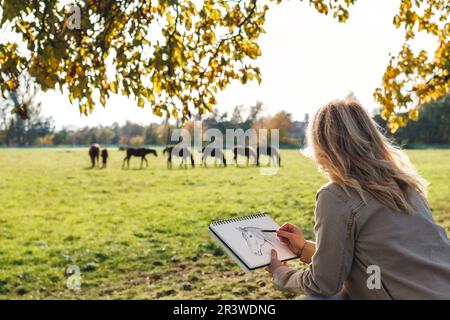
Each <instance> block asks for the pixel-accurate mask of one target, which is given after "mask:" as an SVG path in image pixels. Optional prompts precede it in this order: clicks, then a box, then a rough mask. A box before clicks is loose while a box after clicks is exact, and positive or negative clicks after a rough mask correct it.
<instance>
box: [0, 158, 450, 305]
mask: <svg viewBox="0 0 450 320" xmlns="http://www.w3.org/2000/svg"><path fill="white" fill-rule="evenodd" d="M408 153H409V154H410V156H411V158H412V160H413V162H414V163H415V164H416V166H417V168H418V170H419V172H420V173H421V174H422V175H423V176H424V177H425V178H426V179H428V180H429V181H430V183H431V184H430V191H429V198H430V203H431V207H432V209H433V212H434V215H435V218H436V220H437V221H438V222H439V223H440V224H441V225H443V226H445V227H446V229H447V231H449V230H450V201H449V200H450V190H449V181H450V161H449V160H450V150H415V151H410V152H408ZM110 155H111V162H110V164H109V168H108V169H106V170H98V169H94V170H87V169H86V167H87V166H88V165H89V159H88V157H87V151H86V150H0V166H1V169H0V170H1V171H0V298H24V299H37V298H48V299H58V298H78V299H98V298H100V299H114V298H120V299H156V298H159V299H176V298H193V299H199V298H219V299H221V298H223V299H225V298H230V299H235V298H243V299H266V298H267V299H272V298H286V297H289V296H287V295H286V294H282V293H280V292H277V291H275V290H274V289H273V287H272V284H271V282H270V279H269V277H268V275H267V273H266V272H265V271H264V270H259V271H256V272H252V273H249V274H244V273H242V272H241V271H240V269H239V268H238V267H237V266H236V265H235V263H234V262H233V261H232V260H231V259H229V258H228V257H227V256H226V255H224V254H223V252H222V251H221V250H220V248H219V247H218V246H217V245H216V244H215V242H214V241H213V240H212V239H211V237H210V236H209V234H208V228H207V227H208V224H209V223H210V222H211V221H212V220H214V219H219V218H220V219H223V218H231V217H234V216H239V215H246V214H249V213H254V212H258V211H268V212H270V214H271V215H272V216H273V217H274V218H275V220H277V221H278V222H279V223H283V222H285V221H290V222H293V223H295V224H297V225H299V226H301V227H302V228H303V230H304V232H305V235H306V236H307V237H312V226H313V210H314V202H315V192H316V190H317V189H318V188H319V187H320V186H321V185H322V184H323V183H324V182H326V180H325V178H324V177H322V176H321V175H320V174H319V173H317V171H316V169H315V167H314V165H313V163H312V162H311V161H310V160H308V159H305V158H304V157H302V156H301V155H300V154H299V153H298V152H296V151H283V152H282V160H283V167H282V168H281V169H280V171H279V172H278V174H276V175H274V176H264V175H260V172H259V169H258V168H256V167H249V168H236V167H234V166H232V167H228V168H226V169H224V168H214V167H212V166H211V167H209V168H202V167H198V168H195V169H190V168H189V169H187V170H185V169H180V168H178V167H177V166H174V169H173V170H168V169H167V168H166V164H165V160H164V159H163V158H162V157H161V156H160V157H158V158H156V159H155V158H149V162H150V166H149V168H148V169H144V170H138V160H137V159H133V160H132V163H131V168H130V169H129V170H122V169H121V168H120V167H121V159H122V157H123V153H120V152H119V151H116V150H111V151H110ZM291 264H292V263H291ZM69 265H77V266H79V267H80V269H81V277H82V278H81V279H82V284H81V289H80V290H78V291H72V290H69V289H67V286H66V281H67V276H66V274H65V271H66V269H67V267H68V266H69ZM293 265H294V266H298V264H296V263H293Z"/></svg>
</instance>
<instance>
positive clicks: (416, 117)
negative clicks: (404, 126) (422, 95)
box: [408, 109, 419, 121]
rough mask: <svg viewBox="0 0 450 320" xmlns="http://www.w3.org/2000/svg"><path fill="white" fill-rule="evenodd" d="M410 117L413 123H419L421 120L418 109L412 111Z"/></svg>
mask: <svg viewBox="0 0 450 320" xmlns="http://www.w3.org/2000/svg"><path fill="white" fill-rule="evenodd" d="M408 117H409V118H410V119H411V120H412V121H418V120H419V110H417V109H411V110H409V112H408Z"/></svg>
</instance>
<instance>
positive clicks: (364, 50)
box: [42, 0, 431, 128]
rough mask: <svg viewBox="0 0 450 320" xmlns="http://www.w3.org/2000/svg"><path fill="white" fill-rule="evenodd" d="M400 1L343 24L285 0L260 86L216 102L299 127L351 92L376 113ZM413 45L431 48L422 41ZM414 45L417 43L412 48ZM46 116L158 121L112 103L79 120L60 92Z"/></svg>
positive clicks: (49, 100) (365, 1)
mask: <svg viewBox="0 0 450 320" xmlns="http://www.w3.org/2000/svg"><path fill="white" fill-rule="evenodd" d="M398 7H399V0H377V1H370V0H359V1H357V3H356V5H355V6H353V7H352V8H351V10H350V19H349V20H348V21H347V22H346V23H345V24H340V23H338V22H337V20H335V19H333V18H332V17H331V16H323V15H320V14H318V13H317V12H316V11H315V10H314V9H313V8H312V7H310V6H309V5H308V4H306V3H303V2H300V1H295V0H294V1H286V2H283V3H282V4H281V5H278V6H275V7H274V8H272V9H271V10H269V11H268V14H267V19H266V24H265V26H264V28H265V30H266V32H267V33H266V34H264V35H263V36H262V37H261V38H260V45H261V50H262V56H261V57H260V58H259V59H258V60H257V62H256V64H257V65H258V66H260V68H261V71H262V77H263V81H262V83H261V85H258V83H257V82H256V81H255V82H254V83H251V84H247V85H242V84H241V83H240V82H235V83H233V84H231V85H230V86H229V87H228V88H227V89H225V90H224V91H223V92H221V93H220V94H219V95H218V108H219V109H220V110H223V111H225V110H228V111H231V110H232V109H233V107H234V106H235V105H239V104H243V105H244V106H246V107H248V106H250V105H251V104H253V103H255V102H256V101H258V100H260V101H262V102H263V103H264V104H265V106H266V113H267V114H273V113H275V112H277V111H280V110H286V111H288V112H290V113H292V115H293V117H294V119H297V120H302V119H303V118H304V114H305V112H308V113H312V112H314V110H316V109H317V108H318V107H320V106H321V105H322V104H324V103H326V102H327V101H329V100H332V99H335V98H341V97H344V96H345V95H346V94H347V93H348V92H349V91H353V92H354V93H355V95H356V96H357V97H358V99H359V100H360V101H361V102H362V103H363V104H364V105H365V106H366V108H367V109H369V110H373V109H374V108H376V107H377V106H376V104H375V102H374V99H373V96H372V94H373V91H374V89H375V88H376V87H377V86H379V85H380V83H381V77H382V75H383V72H384V70H385V67H386V65H387V63H388V60H389V52H392V53H393V54H396V53H397V52H398V50H399V49H400V48H401V45H402V43H403V32H402V30H401V29H400V30H398V29H395V27H394V26H393V24H392V19H393V17H394V15H395V13H396V12H397V10H398ZM417 41H419V43H417V44H418V46H420V47H422V48H431V44H430V41H429V40H428V39H426V38H424V39H419V40H417ZM417 41H416V42H417ZM42 102H43V107H42V109H43V112H44V114H45V115H51V116H52V117H53V118H54V119H55V124H56V126H57V127H58V128H60V127H62V126H66V125H73V126H77V127H81V126H85V125H100V124H101V125H109V124H112V123H114V122H118V123H124V122H125V121H126V120H130V121H133V122H137V123H141V124H148V123H150V122H152V121H159V119H158V118H157V117H155V116H153V115H152V113H151V110H150V108H149V107H147V108H144V109H140V108H139V107H137V105H136V103H135V102H134V101H133V100H129V99H127V98H125V97H121V96H114V97H112V98H111V99H110V100H109V101H108V102H107V105H106V108H103V107H101V106H99V107H97V108H96V110H95V111H94V112H93V113H92V114H91V115H89V116H88V117H86V116H80V114H79V112H78V109H77V107H76V106H71V105H70V103H69V101H68V99H67V98H66V97H64V96H61V95H60V94H59V92H54V91H52V92H47V93H45V94H43V97H42Z"/></svg>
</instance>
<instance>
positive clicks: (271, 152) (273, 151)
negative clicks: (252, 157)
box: [256, 146, 281, 167]
mask: <svg viewBox="0 0 450 320" xmlns="http://www.w3.org/2000/svg"><path fill="white" fill-rule="evenodd" d="M261 155H265V156H268V157H269V163H268V166H270V164H271V163H272V158H275V159H276V160H277V162H276V164H277V166H278V167H280V166H281V158H280V153H279V152H278V149H277V148H275V147H267V146H266V147H265V148H262V147H260V146H258V148H256V156H257V158H258V160H257V161H256V162H257V165H258V166H259V157H260V156H261Z"/></svg>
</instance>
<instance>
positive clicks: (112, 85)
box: [109, 81, 117, 93]
mask: <svg viewBox="0 0 450 320" xmlns="http://www.w3.org/2000/svg"><path fill="white" fill-rule="evenodd" d="M109 89H110V90H111V92H112V93H117V82H116V81H112V82H111V83H110V84H109Z"/></svg>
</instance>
